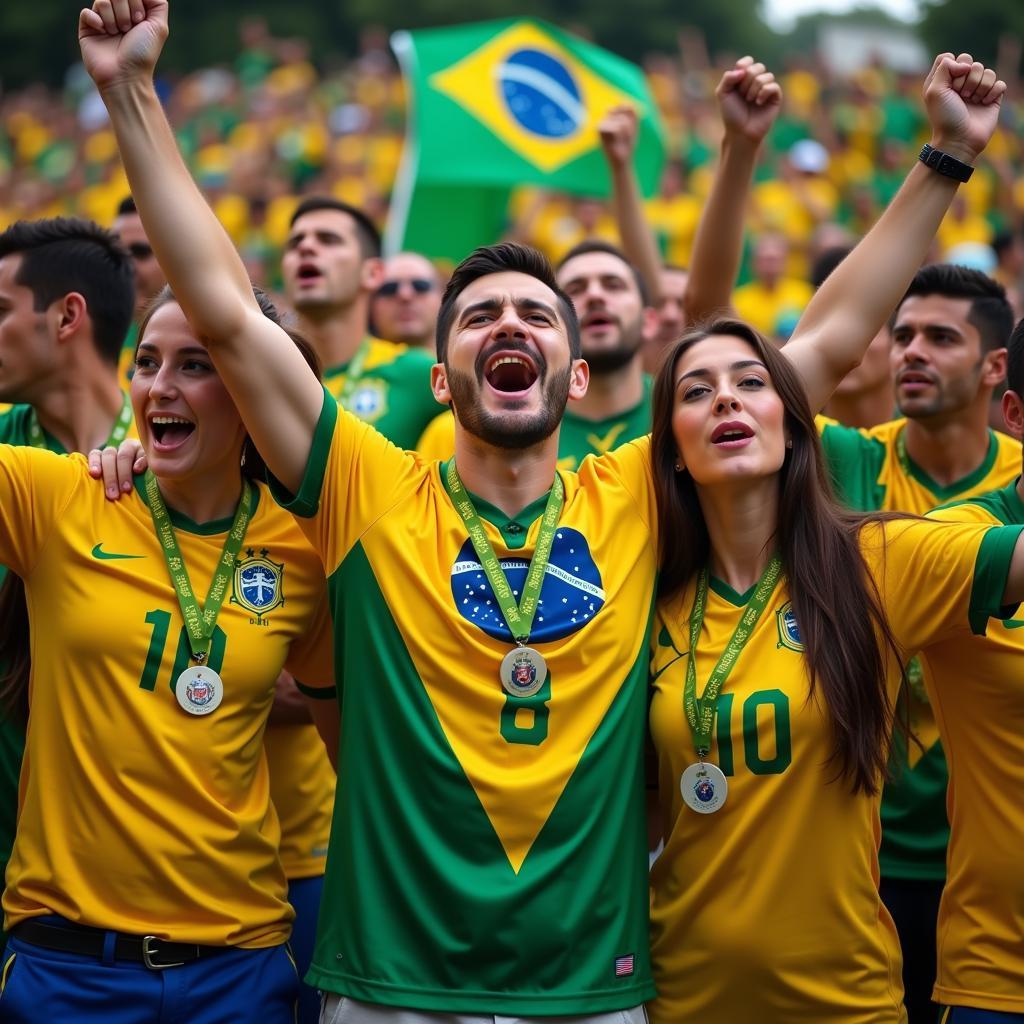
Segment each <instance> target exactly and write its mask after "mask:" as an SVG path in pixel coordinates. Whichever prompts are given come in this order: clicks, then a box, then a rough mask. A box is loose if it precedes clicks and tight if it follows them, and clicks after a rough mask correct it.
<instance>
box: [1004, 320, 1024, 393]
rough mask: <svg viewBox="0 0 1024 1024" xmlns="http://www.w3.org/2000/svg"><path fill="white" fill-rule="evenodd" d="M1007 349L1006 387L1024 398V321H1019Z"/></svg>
mask: <svg viewBox="0 0 1024 1024" xmlns="http://www.w3.org/2000/svg"><path fill="white" fill-rule="evenodd" d="M1006 347H1007V349H1008V350H1009V355H1008V357H1007V360H1006V387H1007V388H1008V389H1009V390H1010V391H1013V392H1015V393H1016V394H1017V395H1019V396H1020V397H1021V398H1024V320H1018V321H1017V326H1016V327H1014V329H1013V331H1012V333H1011V334H1010V340H1009V341H1008V342H1007V345H1006Z"/></svg>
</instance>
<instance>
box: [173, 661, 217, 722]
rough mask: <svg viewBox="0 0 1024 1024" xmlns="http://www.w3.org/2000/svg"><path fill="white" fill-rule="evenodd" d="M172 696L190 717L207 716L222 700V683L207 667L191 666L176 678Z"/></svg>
mask: <svg viewBox="0 0 1024 1024" xmlns="http://www.w3.org/2000/svg"><path fill="white" fill-rule="evenodd" d="M174 696H175V697H177V698H178V703H179V704H180V705H181V706H182V708H183V709H184V710H185V711H187V712H188V713H189V714H190V715H208V714H209V713H210V712H211V711H216V710H217V708H218V707H219V706H220V702H221V701H222V700H223V699H224V682H223V680H222V679H221V678H220V676H219V675H217V673H216V672H214V671H213V669H212V668H210V666H209V665H193V666H192V667H191V668H187V669H185V671H184V672H182V673H181V675H180V676H178V684H177V686H175V688H174Z"/></svg>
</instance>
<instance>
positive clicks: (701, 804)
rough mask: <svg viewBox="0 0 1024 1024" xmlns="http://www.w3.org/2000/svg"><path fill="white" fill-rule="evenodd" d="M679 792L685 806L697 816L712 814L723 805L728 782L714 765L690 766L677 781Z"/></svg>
mask: <svg viewBox="0 0 1024 1024" xmlns="http://www.w3.org/2000/svg"><path fill="white" fill-rule="evenodd" d="M679 791H680V792H681V793H682V794H683V801H684V802H685V804H686V806H687V807H689V808H691V809H692V810H694V811H696V812H697V813H698V814H714V812H715V811H717V810H720V809H721V807H722V805H723V804H724V803H725V798H726V796H727V795H728V793H729V782H728V780H727V779H726V777H725V775H724V774H723V773H722V769H721V768H719V767H718V765H716V764H710V763H708V762H707V761H699V762H698V763H697V764H691V765H690V767H689V768H687V769H686V771H685V772H683V774H682V776H680V779H679Z"/></svg>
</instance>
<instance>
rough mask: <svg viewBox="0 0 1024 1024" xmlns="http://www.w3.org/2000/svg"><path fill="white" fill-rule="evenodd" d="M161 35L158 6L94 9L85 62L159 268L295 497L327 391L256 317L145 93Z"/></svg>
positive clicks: (217, 228)
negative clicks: (294, 491) (100, 100)
mask: <svg viewBox="0 0 1024 1024" xmlns="http://www.w3.org/2000/svg"><path fill="white" fill-rule="evenodd" d="M166 38H167V3H166V0H113V2H112V0H95V2H94V4H93V6H92V8H91V9H88V8H87V9H85V10H83V11H82V12H81V15H80V16H79V25H78V39H79V44H80V46H81V50H82V60H83V62H84V64H85V67H86V69H87V70H88V72H89V74H90V76H91V77H92V79H93V81H94V82H95V83H96V87H97V88H98V89H99V92H100V95H101V96H102V97H103V102H104V103H105V104H106V107H107V110H108V111H109V113H110V121H111V125H112V126H113V129H114V132H115V134H116V136H117V143H118V147H119V149H120V151H121V159H122V161H123V162H124V167H125V171H126V172H127V174H128V181H129V183H130V185H131V191H132V195H133V197H134V199H135V202H136V205H137V207H138V210H139V215H140V217H141V218H142V222H143V224H144V225H145V228H146V234H147V236H148V237H149V241H150V243H151V244H152V246H153V249H154V251H155V253H156V256H157V259H158V260H159V261H160V266H161V267H162V268H163V270H164V272H165V273H166V275H167V280H168V282H169V283H170V286H171V289H172V291H173V292H174V295H175V298H176V299H177V301H178V302H179V303H180V305H181V307H182V309H183V310H184V312H185V315H186V317H187V318H188V320H189V323H190V324H191V325H192V327H193V329H194V330H195V331H196V333H197V335H198V336H199V337H200V338H202V340H203V342H204V344H206V346H207V347H208V349H209V351H210V356H211V358H212V359H213V361H214V364H215V365H216V367H217V371H218V372H219V373H220V375H221V378H222V379H223V381H224V384H225V386H226V387H227V389H228V391H229V392H230V393H231V396H232V398H233V399H234V401H235V404H236V405H237V406H238V411H239V413H240V414H241V416H242V419H243V421H244V422H245V425H246V428H247V429H248V431H249V434H250V435H251V437H252V438H253V441H254V442H255V443H256V446H257V448H258V449H259V451H260V453H261V454H262V455H263V458H264V459H265V461H266V463H267V465H268V466H269V467H270V469H271V471H272V472H273V473H274V475H275V476H277V477H278V479H280V480H281V482H282V483H283V484H284V485H285V486H286V487H289V488H291V489H293V490H297V489H298V486H299V483H300V482H301V479H302V474H303V471H304V469H305V465H306V460H307V458H308V455H309V451H310V447H311V444H312V438H313V432H314V429H315V427H316V423H317V420H318V418H319V415H320V411H321V407H322V405H323V391H322V389H321V387H320V385H319V383H318V382H317V380H316V377H315V375H314V374H313V373H312V371H311V370H310V369H309V367H308V366H307V365H306V362H305V360H304V359H303V357H302V355H301V354H300V353H299V351H298V349H297V348H296V347H295V346H294V345H293V344H292V342H291V340H290V339H289V338H288V336H287V335H286V334H285V333H284V331H282V330H281V329H280V328H279V327H277V326H275V325H274V324H272V323H271V322H270V321H269V320H268V319H267V318H266V317H264V316H263V314H262V313H261V312H260V309H259V306H258V305H257V304H256V300H255V299H254V298H253V294H252V285H251V283H250V282H249V278H248V275H247V274H246V272H245V267H244V266H243V264H242V261H241V259H240V258H239V256H238V253H237V252H236V251H235V248H234V246H233V245H232V243H231V240H230V239H229V238H228V236H227V234H226V233H225V231H224V229H223V228H222V227H221V225H220V222H219V221H218V220H217V218H216V217H215V216H214V214H213V211H212V210H211V209H210V208H209V206H208V205H207V204H206V201H205V199H204V198H203V196H202V194H201V193H200V191H199V189H198V188H197V187H196V185H195V183H194V182H193V181H192V178H191V176H190V174H189V172H188V169H187V168H186V167H185V164H184V162H183V161H182V159H181V155H180V154H179V152H178V147H177V145H176V143H175V141H174V136H173V134H172V133H171V129H170V126H169V125H168V123H167V120H166V118H165V117H164V113H163V110H162V109H161V107H160V102H159V100H158V99H157V95H156V90H155V89H154V87H153V69H154V67H155V65H156V61H157V58H158V56H159V54H160V51H161V50H162V49H163V44H164V40H165V39H166ZM268 409H272V410H273V415H272V416H268V415H267V414H266V413H267V410H268Z"/></svg>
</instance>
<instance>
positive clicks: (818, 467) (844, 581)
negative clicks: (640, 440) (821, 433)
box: [651, 319, 904, 794]
mask: <svg viewBox="0 0 1024 1024" xmlns="http://www.w3.org/2000/svg"><path fill="white" fill-rule="evenodd" d="M712 335H731V336H732V337H736V338H740V339H741V340H742V341H745V342H746V343H747V344H748V345H750V347H751V348H752V349H753V350H754V352H755V353H756V354H757V357H758V358H759V359H760V360H761V361H762V362H763V363H764V365H765V366H766V367H767V368H768V373H769V374H770V375H771V379H772V383H773V384H774V386H775V390H776V391H777V392H778V394H779V397H780V398H781V399H782V404H783V406H784V408H785V424H786V428H787V437H788V438H789V439H791V440H792V448H787V450H786V457H785V461H784V462H783V465H782V468H781V469H780V471H779V521H778V528H777V533H776V537H775V546H776V550H777V551H778V552H779V555H780V557H781V559H782V564H783V568H784V571H785V574H786V577H787V580H788V589H789V598H790V600H791V601H792V603H793V612H794V614H795V616H796V620H797V622H798V623H799V624H800V638H801V640H802V642H803V644H804V650H805V658H806V659H807V665H808V669H809V672H810V679H811V694H812V696H813V694H814V692H815V689H816V688H817V687H818V686H820V687H821V692H822V695H823V697H824V700H825V706H826V708H827V710H828V714H829V717H830V719H831V723H832V732H833V740H834V743H833V749H832V753H831V755H830V757H829V762H828V763H829V764H834V765H836V766H837V768H838V773H837V774H838V776H840V777H842V778H844V779H846V780H847V781H848V782H849V784H850V787H851V789H852V791H853V792H855V793H868V794H875V793H877V792H878V790H879V787H880V784H881V781H882V779H884V778H885V769H886V759H887V753H888V749H889V739H890V735H891V732H892V727H893V717H894V715H893V708H892V703H891V702H890V700H889V696H888V689H887V687H886V659H885V656H884V653H883V649H882V645H884V647H885V648H888V649H889V650H890V651H891V652H892V654H893V655H894V656H895V659H896V662H897V664H900V665H902V663H903V661H904V658H903V657H902V655H901V652H900V649H899V645H898V644H897V643H896V640H895V637H894V636H893V633H892V630H891V629H890V627H889V624H888V621H887V619H886V616H885V613H884V611H883V609H882V604H881V599H880V596H879V593H878V588H877V585H876V583H875V581H874V578H873V577H872V576H871V574H870V573H869V572H868V570H867V566H866V564H865V562H864V558H863V556H862V555H861V550H860V546H859V544H858V535H859V533H860V530H861V528H862V527H863V526H864V524H865V522H868V521H877V520H879V519H891V518H895V517H894V516H893V515H891V514H884V513H882V514H878V515H867V516H865V515H860V514H855V513H852V512H848V511H846V510H844V509H843V508H841V507H840V506H839V505H838V504H837V502H836V501H835V499H834V498H833V496H832V488H831V484H830V482H829V477H828V472H827V470H826V467H825V460H824V457H823V455H822V450H821V443H820V441H819V439H818V431H817V428H816V427H815V424H814V417H813V415H812V414H811V410H810V407H809V406H808V404H807V396H806V395H805V393H804V389H803V384H802V383H801V381H800V378H799V376H798V374H797V371H796V370H795V369H794V368H793V366H792V364H791V363H790V362H789V360H788V359H786V358H785V357H784V356H783V355H781V354H780V353H779V352H778V350H777V349H776V348H775V347H774V346H773V345H772V344H771V343H770V342H769V341H767V340H766V339H765V338H764V337H762V336H761V335H760V334H759V333H758V332H757V331H755V330H754V329H753V328H752V327H749V326H748V325H747V324H745V323H743V322H742V321H739V320H731V319H716V320H713V321H711V322H710V323H707V324H706V325H704V326H702V327H699V328H698V329H696V330H692V331H689V332H687V333H686V334H685V335H684V336H683V337H682V338H681V339H680V340H679V341H677V342H676V343H675V345H674V346H672V348H671V349H670V350H669V352H668V353H667V355H666V358H665V360H664V362H663V363H662V366H661V369H660V371H659V372H658V376H657V378H656V379H655V382H654V393H653V405H654V413H653V415H654V429H653V433H652V438H651V459H652V463H653V472H654V486H655V492H656V494H657V498H658V527H659V536H660V538H661V541H660V551H659V555H660V562H661V575H660V577H659V596H660V597H663V598H664V597H668V596H671V595H673V594H676V593H678V591H680V590H681V589H682V588H684V587H685V586H686V585H687V583H688V582H689V581H690V580H691V579H692V578H693V576H694V575H696V573H698V572H699V571H700V570H701V569H702V568H703V567H704V566H705V565H706V564H707V562H708V558H709V557H710V553H711V543H710V538H709V535H708V530H707V525H706V524H705V521H704V513H703V511H702V509H701V505H700V501H699V499H698V496H697V487H696V484H695V483H694V481H693V478H692V477H691V476H690V474H689V473H688V472H686V470H685V469H684V470H683V471H681V472H677V471H676V468H675V467H676V463H677V460H678V458H679V456H678V451H677V446H676V441H675V436H674V434H673V432H672V412H673V409H674V408H675V402H676V397H675V392H676V388H675V371H676V366H677V364H678V362H679V359H680V357H681V356H682V355H683V353H684V352H686V351H687V349H689V348H691V347H692V346H693V345H696V344H697V343H698V342H700V341H704V340H705V339H706V338H709V337H711V336H712ZM880 638H881V641H882V644H881V645H880V643H879V639H880Z"/></svg>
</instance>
